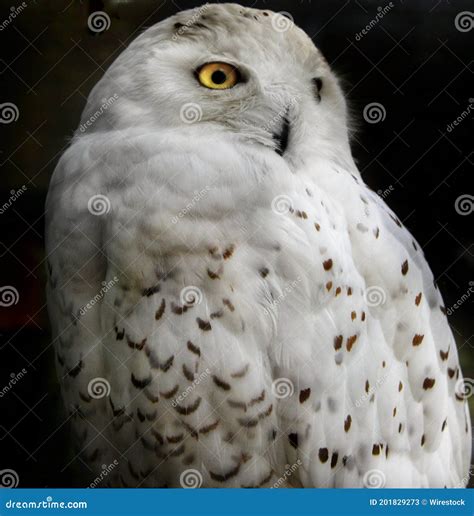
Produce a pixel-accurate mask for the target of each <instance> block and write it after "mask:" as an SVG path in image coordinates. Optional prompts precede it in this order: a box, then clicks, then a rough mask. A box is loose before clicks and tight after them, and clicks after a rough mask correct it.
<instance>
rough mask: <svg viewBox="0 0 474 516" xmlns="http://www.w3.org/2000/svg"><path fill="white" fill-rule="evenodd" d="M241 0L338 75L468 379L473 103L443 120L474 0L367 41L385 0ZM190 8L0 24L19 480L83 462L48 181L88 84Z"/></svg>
mask: <svg viewBox="0 0 474 516" xmlns="http://www.w3.org/2000/svg"><path fill="white" fill-rule="evenodd" d="M12 2H13V0H8V1H7V2H5V1H4V0H1V1H0V23H1V22H2V20H6V19H8V16H9V14H10V7H11V6H12V5H14V6H15V5H16V6H17V5H19V4H21V2H18V0H15V2H13V3H12ZM241 3H242V4H244V5H247V6H255V7H260V8H264V9H272V10H274V11H286V12H289V13H290V14H291V16H292V17H294V20H295V22H296V23H297V24H298V25H300V26H301V27H303V28H304V29H305V30H306V32H307V33H308V34H309V35H310V36H311V37H312V38H313V41H314V42H315V44H316V45H317V46H318V47H319V48H320V49H321V50H322V52H323V53H324V54H325V56H326V58H327V60H328V61H329V63H331V65H332V66H333V68H334V69H335V70H336V71H337V72H338V74H339V75H340V77H341V78H342V80H343V85H344V88H345V90H346V92H347V97H348V100H349V103H350V105H351V111H352V115H353V119H354V123H355V127H356V129H357V132H356V133H355V134H354V137H353V152H354V154H355V156H356V158H357V161H358V164H359V168H360V170H361V171H362V175H363V177H364V180H365V181H366V182H367V183H368V184H369V185H370V186H371V187H372V188H373V189H374V190H379V191H381V192H385V193H386V195H384V198H385V200H386V202H387V203H388V204H389V205H390V206H391V207H392V208H393V209H394V210H395V211H396V213H397V214H398V216H399V218H400V219H401V220H402V221H403V222H404V224H405V225H406V226H407V227H408V228H409V229H410V230H411V231H412V233H413V234H414V235H415V237H416V238H417V239H418V241H419V242H420V244H421V245H422V247H423V249H424V251H425V253H426V256H427V258H428V261H429V263H430V264H431V267H432V269H433V271H434V274H435V277H436V279H437V282H438V284H439V286H440V289H441V292H442V293H443V295H444V298H445V304H446V307H447V308H452V315H451V316H450V319H449V320H450V323H451V325H452V329H453V332H454V335H455V337H456V340H457V343H458V347H459V349H460V354H461V362H462V365H463V370H464V374H465V376H466V377H467V378H474V358H473V346H474V341H473V339H472V333H473V332H472V328H473V326H472V298H474V296H471V299H467V300H465V301H464V302H462V303H461V306H459V308H453V305H454V304H455V303H456V302H459V301H460V300H461V301H462V299H465V297H464V298H462V296H466V294H468V293H469V287H470V281H471V279H472V264H473V254H472V239H471V235H472V231H471V230H472V217H473V216H472V214H465V215H461V214H459V213H457V212H456V209H455V202H456V199H458V198H459V196H461V195H465V194H472V193H473V192H472V188H471V184H470V183H469V180H468V179H469V176H470V175H471V177H472V170H473V169H472V165H473V162H474V154H473V135H474V127H473V112H474V111H473V112H471V113H469V114H468V115H467V116H465V117H464V118H463V119H462V121H461V122H460V123H459V125H457V126H456V127H454V128H453V129H452V130H451V131H448V129H447V127H448V124H451V123H452V122H453V121H454V120H455V119H456V118H457V117H458V116H461V114H462V113H463V111H465V110H466V109H468V107H469V104H470V103H471V102H472V103H473V109H474V99H473V97H474V87H473V86H474V85H473V82H474V81H473V70H474V66H473V61H472V50H473V47H474V29H472V30H470V31H469V30H467V31H465V32H462V31H460V30H458V29H457V28H456V26H455V18H456V15H457V14H458V13H460V12H462V11H468V10H469V9H472V7H473V5H472V1H471V0H456V1H455V0H451V1H450V2H448V1H445V0H439V1H436V0H434V1H427V0H418V1H416V0H415V1H414V0H410V1H408V0H405V1H404V2H402V1H400V0H393V2H392V5H393V7H390V10H389V12H388V13H387V14H386V15H385V16H384V17H383V19H382V20H381V21H380V22H379V23H377V24H376V25H375V26H374V27H373V28H372V29H371V30H370V31H369V32H368V33H367V34H366V35H363V36H362V38H357V37H356V35H357V34H358V33H360V31H361V30H362V29H363V28H364V27H365V26H366V25H368V24H369V23H370V21H371V20H372V19H374V18H375V16H376V14H377V12H379V11H377V7H384V6H389V5H390V2H384V1H383V2H374V1H370V0H358V1H352V0H349V1H341V0H336V1H334V0H331V1H329V0H320V1H296V0H295V1H286V2H285V1H267V2H266V1H259V2H241ZM200 4H201V2H191V1H185V0H178V1H173V0H171V1H167V0H161V1H151V0H149V1H147V0H131V1H124V0H122V1H121V2H113V1H105V0H104V1H100V0H96V1H93V0H90V1H88V0H83V1H80V0H63V1H60V0H57V1H49V2H48V1H41V2H40V1H36V2H35V1H33V0H31V1H29V2H27V7H26V8H24V9H23V11H22V12H21V13H20V14H19V15H18V16H17V17H16V18H15V19H14V20H13V21H12V22H11V23H9V24H8V25H7V26H6V27H4V28H3V30H2V31H1V32H0V48H1V51H2V56H1V67H0V69H1V85H2V89H1V95H0V103H5V102H12V103H14V104H15V105H16V106H17V107H18V110H19V117H18V120H17V121H15V122H12V123H9V124H0V141H1V154H0V162H1V164H2V171H1V181H0V206H1V205H3V204H4V203H5V202H6V201H8V199H9V197H10V195H11V190H14V191H17V190H18V189H20V188H22V186H23V185H25V187H26V191H25V192H24V193H23V194H22V195H21V197H19V198H18V199H17V200H16V201H14V202H13V203H12V204H11V206H9V207H8V209H6V210H4V212H3V213H2V214H0V234H1V246H0V256H1V266H0V287H1V286H5V285H9V286H14V287H15V288H16V289H17V291H18V293H19V300H18V303H17V304H16V305H14V306H11V307H4V308H1V307H0V334H1V337H0V338H1V343H0V346H1V354H0V391H1V390H2V389H3V388H4V386H7V385H8V382H9V381H10V377H11V375H15V374H17V373H18V372H19V371H21V370H22V369H23V368H25V370H26V371H27V373H26V374H25V375H24V377H23V378H22V379H21V380H20V381H18V382H17V384H16V385H15V386H14V388H11V389H10V390H8V392H6V393H4V394H3V395H2V394H0V415H1V416H0V417H1V420H0V447H1V451H0V470H1V469H5V468H10V469H14V470H15V471H16V472H17V473H18V475H19V477H20V486H21V487H27V486H35V487H43V486H51V487H52V486H68V485H70V483H71V478H72V477H73V472H74V468H75V467H77V466H80V464H78V460H79V459H75V460H74V459H73V454H72V451H71V450H70V446H69V445H68V441H67V438H68V428H67V423H65V419H66V418H65V416H64V414H63V413H62V411H61V406H60V404H59V396H58V389H57V383H56V377H55V373H54V370H53V353H52V348H51V347H50V336H49V331H48V323H47V314H46V310H45V299H44V293H43V287H44V255H43V223H44V221H43V205H44V200H45V194H46V191H47V186H48V182H49V178H50V176H51V174H52V172H53V169H54V167H55V164H56V162H57V160H58V158H59V156H60V154H61V153H62V151H63V149H64V148H65V146H66V145H67V144H68V138H69V137H70V136H71V135H72V132H73V130H74V129H75V128H76V127H77V125H78V121H79V116H80V113H81V110H82V109H83V107H84V104H85V101H86V98H87V95H88V93H89V91H90V90H91V88H92V86H93V85H94V84H95V83H96V82H97V80H98V79H99V78H100V77H101V76H102V74H103V72H104V70H105V69H106V68H107V67H108V66H109V65H110V63H111V62H112V61H113V60H114V59H115V57H116V56H117V55H118V54H119V53H120V52H121V50H122V49H123V48H125V46H126V45H127V44H128V43H129V42H130V41H131V40H133V39H134V38H135V37H136V36H137V35H138V34H139V33H140V32H141V31H142V30H143V29H144V28H146V27H149V26H151V25H152V24H154V23H155V22H157V21H159V20H161V19H163V18H165V17H167V16H169V15H171V14H173V13H175V12H177V11H179V10H182V9H186V8H190V7H194V6H198V5H200ZM97 10H104V11H106V12H107V13H108V14H109V16H110V18H111V26H110V28H109V29H108V30H107V31H105V32H103V33H102V34H94V33H92V32H91V31H90V30H88V28H87V19H88V16H89V15H90V13H91V12H93V11H97ZM471 26H472V25H471ZM243 37H245V36H243ZM470 99H471V100H470ZM372 102H378V103H380V104H382V105H383V106H384V108H385V112H386V116H385V119H384V120H383V121H381V122H379V123H376V124H369V123H367V122H366V121H364V118H363V116H362V113H363V109H364V107H365V106H366V105H367V104H370V103H372ZM470 203H471V206H472V197H471V201H470ZM470 211H472V208H471V210H470ZM473 285H474V283H473ZM473 398H474V397H471V399H470V401H471V402H472V401H474V400H473ZM472 405H473V404H472V403H471V406H472ZM473 408H474V407H473ZM471 412H472V410H471ZM92 480H93V479H92V478H91V481H92ZM471 480H472V479H471Z"/></svg>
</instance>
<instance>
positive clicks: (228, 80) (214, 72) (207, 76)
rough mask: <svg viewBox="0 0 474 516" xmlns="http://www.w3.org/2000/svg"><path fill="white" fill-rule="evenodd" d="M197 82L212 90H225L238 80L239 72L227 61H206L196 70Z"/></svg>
mask: <svg viewBox="0 0 474 516" xmlns="http://www.w3.org/2000/svg"><path fill="white" fill-rule="evenodd" d="M197 76H198V80H199V82H200V83H201V84H202V85H203V86H205V87H206V88H210V89H212V90H227V89H229V88H232V87H233V86H235V85H236V84H237V83H238V82H239V79H240V77H239V72H238V71H237V69H236V68H234V67H233V66H232V65H230V64H227V63H206V64H205V65H202V66H201V68H199V70H198V71H197Z"/></svg>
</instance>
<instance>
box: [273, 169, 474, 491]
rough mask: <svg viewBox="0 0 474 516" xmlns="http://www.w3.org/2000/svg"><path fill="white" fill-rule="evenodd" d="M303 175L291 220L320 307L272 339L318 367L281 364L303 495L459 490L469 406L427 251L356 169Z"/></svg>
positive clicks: (285, 412)
mask: <svg viewBox="0 0 474 516" xmlns="http://www.w3.org/2000/svg"><path fill="white" fill-rule="evenodd" d="M310 172H311V173H310V174H308V175H307V176H305V174H304V171H302V177H303V180H302V183H303V184H301V185H300V187H299V191H298V192H295V194H294V196H293V199H294V206H293V208H294V210H292V212H291V213H290V214H289V216H293V217H294V215H295V214H298V213H304V217H300V221H299V222H298V227H299V228H303V229H304V231H305V243H306V245H307V246H308V245H309V246H311V249H312V255H313V259H314V260H315V261H316V265H317V267H316V269H315V270H314V273H313V278H315V279H316V285H315V286H314V291H315V293H316V299H315V300H314V309H313V311H312V313H311V314H308V315H307V317H306V318H305V319H304V323H303V324H302V319H301V318H298V319H297V320H298V321H299V323H298V324H299V326H300V328H297V327H295V325H294V324H293V325H292V323H291V319H292V318H293V319H296V315H295V314H290V319H289V320H286V321H285V323H284V326H282V327H281V328H280V330H279V331H280V334H282V335H285V338H286V339H287V341H288V342H289V341H290V340H291V339H292V338H293V342H295V340H296V341H298V342H300V347H299V349H298V353H299V355H300V356H305V357H306V362H307V363H308V364H312V366H313V367H312V370H311V368H306V367H305V365H304V361H303V363H301V362H300V364H299V367H298V370H297V371H296V370H295V369H296V368H295V367H294V359H292V355H290V354H288V355H287V356H286V358H285V357H284V358H282V359H281V360H280V363H282V364H283V367H282V369H281V370H280V374H281V375H282V376H288V378H290V379H291V380H292V382H293V383H294V385H295V386H296V391H297V392H296V393H295V395H294V396H292V397H290V398H288V399H285V400H281V402H280V413H281V419H282V426H283V427H284V428H285V432H286V433H287V435H288V441H287V443H286V453H287V456H288V457H289V462H291V463H295V462H297V461H300V462H301V467H300V468H299V469H298V472H297V475H298V477H299V478H300V480H301V482H302V483H303V485H305V486H324V487H331V486H335V487H354V486H366V487H382V486H386V487H402V486H406V487H416V486H418V487H420V486H421V487H445V486H448V487H462V486H463V485H464V484H465V483H466V481H467V474H468V468H469V460H470V447H471V429H470V424H469V414H468V406H467V403H466V400H465V399H464V396H463V394H462V392H463V388H462V385H461V383H462V377H461V373H460V369H459V360H458V355H457V349H456V344H455V341H454V338H453V335H452V332H451V330H450V328H449V325H448V322H447V319H446V315H445V309H444V306H443V302H442V299H441V295H440V294H439V292H438V290H437V288H436V286H435V285H434V282H433V275H432V273H431V271H430V269H429V267H428V265H427V263H426V261H425V258H424V256H423V253H422V251H421V249H420V247H419V246H418V244H417V243H416V242H415V241H414V240H413V237H412V236H411V235H410V233H409V232H408V231H407V229H406V228H404V227H403V225H402V224H401V222H400V221H399V220H398V219H397V217H396V216H395V215H394V214H393V213H392V212H391V211H390V210H389V209H388V208H387V206H386V205H385V203H384V202H383V201H382V200H381V199H380V198H378V196H377V195H375V194H374V193H373V192H371V191H370V190H369V189H368V188H367V187H366V186H365V185H364V184H363V182H362V180H361V179H360V176H359V174H358V173H357V171H355V172H354V173H353V174H350V173H348V171H347V170H344V169H342V168H337V167H334V164H332V165H331V166H324V164H323V165H321V166H320V167H318V168H317V169H314V168H313V169H311V171H310ZM305 190H306V194H305ZM309 193H311V198H310V199H308V195H309ZM313 226H314V227H313ZM314 229H316V234H317V238H315V237H314V234H313V235H311V231H312V230H313V231H314ZM297 302H298V301H297V299H294V301H293V305H294V306H297ZM285 328H291V334H292V335H293V337H292V336H291V334H288V331H287V330H285ZM301 328H303V330H301ZM309 332H311V334H312V335H313V339H312V341H309V340H308V338H307V337H306V335H307V334H308V333H309ZM295 336H296V339H295ZM292 362H293V364H292Z"/></svg>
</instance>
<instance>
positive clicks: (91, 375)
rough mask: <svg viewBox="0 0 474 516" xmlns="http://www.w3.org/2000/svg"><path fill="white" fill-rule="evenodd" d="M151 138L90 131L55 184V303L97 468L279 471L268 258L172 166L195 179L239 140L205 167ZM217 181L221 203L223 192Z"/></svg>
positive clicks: (174, 481)
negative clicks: (168, 178) (169, 182)
mask: <svg viewBox="0 0 474 516" xmlns="http://www.w3.org/2000/svg"><path fill="white" fill-rule="evenodd" d="M147 138H148V139H149V138H150V136H149V135H148V136H145V137H144V138H143V139H142V138H141V137H138V138H135V139H131V138H125V137H122V138H121V139H120V141H119V142H117V141H115V140H114V138H113V137H110V138H107V139H105V140H101V139H100V138H97V137H96V138H93V137H82V138H81V139H80V140H79V141H76V142H74V143H73V145H72V146H71V148H70V149H69V150H68V151H67V152H66V154H65V155H64V156H63V158H62V159H61V161H60V163H59V165H58V167H57V169H56V171H55V174H54V177H53V179H52V183H51V186H50V190H49V195H48V200H47V255H48V264H49V265H48V271H49V279H48V306H49V311H50V317H51V321H52V326H53V335H54V345H55V350H56V361H57V368H58V372H59V378H60V382H61V389H62V393H63V397H64V400H65V403H66V406H67V407H68V410H69V414H70V417H71V418H72V422H73V427H74V428H75V430H76V433H77V434H78V437H79V438H78V443H79V448H80V450H79V451H81V452H82V453H83V455H84V456H85V458H86V460H87V463H88V465H89V467H91V469H92V471H93V473H91V475H92V476H93V477H94V476H97V477H99V476H100V475H101V471H102V473H103V471H104V470H103V469H101V465H103V464H105V465H106V466H107V472H108V469H109V466H110V465H114V467H113V468H112V470H111V471H110V472H108V474H107V475H104V485H112V486H153V487H156V486H169V487H179V486H183V485H193V483H197V484H201V483H202V485H205V486H215V487H240V486H244V487H260V486H265V485H266V486H268V485H271V484H272V483H274V482H275V481H277V480H278V478H279V477H280V476H281V473H278V474H277V473H276V471H277V469H278V468H279V467H281V468H284V465H285V464H286V462H285V457H284V454H283V451H282V449H281V448H280V447H279V446H276V445H275V444H274V442H275V440H276V436H277V428H278V424H277V415H276V399H275V397H274V396H273V394H272V388H271V386H272V372H271V364H270V361H269V358H268V355H267V353H266V344H264V343H266V342H268V337H269V334H270V333H269V332H268V335H264V334H262V333H261V332H259V331H255V325H256V324H257V322H258V319H257V318H258V317H259V315H258V314H256V312H255V310H256V308H257V309H258V310H260V307H257V306H256V305H255V303H253V301H254V299H253V298H252V297H250V299H252V302H249V292H250V293H252V292H253V291H254V289H255V290H262V287H263V285H264V277H265V275H266V271H265V270H264V269H262V270H259V269H258V268H255V270H254V271H253V270H252V282H253V283H252V282H246V281H242V280H243V279H245V270H246V267H247V266H248V265H247V262H249V261H251V262H252V266H253V262H254V261H255V258H254V256H253V250H252V248H251V246H250V245H248V247H247V248H245V245H246V244H244V241H245V234H244V233H242V234H241V236H240V237H239V236H238V235H240V233H239V230H236V229H235V228H236V226H235V221H234V220H232V228H230V227H229V230H228V231H227V230H225V229H224V227H223V225H222V227H221V225H219V224H218V223H216V222H215V221H213V223H212V224H210V223H209V221H208V219H206V218H205V219H204V222H202V223H201V222H200V220H201V219H200V218H196V215H195V214H194V213H193V209H192V208H193V207H192V206H191V207H190V205H189V202H190V200H189V198H188V197H183V198H181V197H179V189H178V188H176V189H173V187H170V188H169V190H167V191H164V190H163V188H164V186H163V184H158V182H159V176H160V174H159V173H157V172H156V171H160V170H166V171H167V172H169V171H170V170H172V171H174V173H173V174H172V176H173V178H174V181H175V182H176V184H180V182H181V183H182V184H183V183H184V184H186V182H187V181H190V180H192V178H191V179H188V177H186V174H191V175H194V176H196V174H198V173H201V172H202V171H203V170H205V172H206V174H208V175H211V173H212V171H213V170H215V173H216V174H218V173H220V170H222V167H223V166H226V167H229V164H228V157H229V153H224V154H225V156H222V158H214V157H213V156H211V155H212V154H213V153H212V152H211V151H210V153H209V154H210V158H209V162H208V163H207V164H206V168H205V169H204V168H203V169H196V166H195V161H196V156H195V154H194V153H192V152H190V153H189V155H186V152H185V151H184V150H183V149H186V145H183V142H177V143H176V149H173V148H172V144H171V143H170V142H167V144H166V149H165V151H163V148H161V147H160V146H159V145H158V146H157V148H156V150H153V151H152V152H151V155H150V152H148V151H149V149H150V148H153V149H154V141H153V145H151V146H148V145H146V144H147V142H148V141H149V140H147ZM143 140H145V141H143ZM145 147H146V149H147V151H146V152H145V150H144V149H145ZM232 152H235V150H234V151H232ZM144 156H147V157H146V158H145V157H144ZM176 156H179V157H180V158H181V162H180V161H179V160H177V159H176ZM214 159H222V163H221V164H219V165H218V166H217V165H216V164H215V163H213V160H214ZM177 161H178V162H177ZM236 161H238V159H237V158H236ZM183 175H184V176H185V177H183ZM117 177H121V178H123V177H127V178H128V179H126V180H122V181H120V180H118V179H117ZM98 178H99V179H98ZM209 181H211V179H209ZM236 181H237V179H236ZM211 183H212V181H211ZM211 183H208V184H211ZM203 195H204V194H203ZM205 195H207V196H209V197H212V196H214V198H213V199H211V203H210V205H211V206H214V205H216V204H218V203H219V202H221V199H222V196H223V191H221V190H220V189H219V188H218V187H216V188H215V189H209V191H206V192H205ZM196 204H197V203H196ZM201 204H202V205H204V204H205V203H204V202H202V203H201ZM157 208H158V209H157ZM203 209H207V208H203ZM229 235H233V236H232V237H231V236H229ZM178 237H179V238H178ZM239 238H240V240H241V242H242V246H240V242H239V241H238V239H239ZM169 242H174V243H173V245H174V246H175V247H174V248H173V249H169V248H168V247H167V246H168V243H169ZM267 325H268V328H271V327H272V325H273V323H272V322H270V321H268V322H267ZM277 456H279V457H280V458H279V459H277ZM116 463H117V464H116ZM105 476H106V477H107V478H105ZM101 478H102V477H101ZM285 484H286V482H285V480H284V479H283V481H281V482H280V483H279V485H285Z"/></svg>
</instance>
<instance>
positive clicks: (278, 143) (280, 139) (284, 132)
mask: <svg viewBox="0 0 474 516" xmlns="http://www.w3.org/2000/svg"><path fill="white" fill-rule="evenodd" d="M289 139H290V121H289V119H288V111H287V113H286V115H285V116H284V117H283V123H282V126H281V129H280V131H279V133H276V134H273V140H274V142H275V152H276V153H277V154H278V155H280V156H283V154H284V153H285V151H286V149H287V147H288V141H289Z"/></svg>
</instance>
